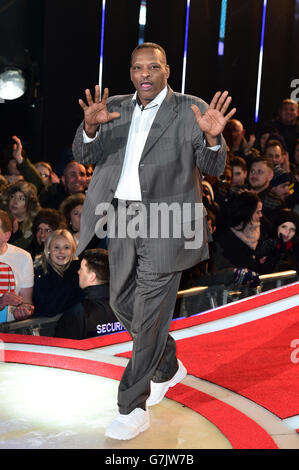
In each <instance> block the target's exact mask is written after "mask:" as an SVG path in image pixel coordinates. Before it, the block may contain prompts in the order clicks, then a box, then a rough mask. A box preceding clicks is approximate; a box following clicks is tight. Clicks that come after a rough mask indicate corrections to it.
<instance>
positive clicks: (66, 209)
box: [59, 193, 85, 245]
mask: <svg viewBox="0 0 299 470" xmlns="http://www.w3.org/2000/svg"><path fill="white" fill-rule="evenodd" d="M84 200H85V194H83V193H78V194H72V195H71V196H68V197H67V198H66V199H65V200H64V201H63V202H62V204H61V205H60V208H59V210H60V212H61V213H62V214H63V215H64V217H65V218H66V221H67V224H68V229H69V231H70V232H71V233H72V235H73V237H74V239H75V241H76V243H77V245H78V243H79V238H80V221H81V212H82V207H83V203H84Z"/></svg>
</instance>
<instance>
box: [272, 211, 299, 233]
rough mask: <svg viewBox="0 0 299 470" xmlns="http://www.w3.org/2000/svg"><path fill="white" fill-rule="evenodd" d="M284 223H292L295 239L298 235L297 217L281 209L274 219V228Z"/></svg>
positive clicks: (298, 223) (298, 222) (298, 216)
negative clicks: (294, 228) (294, 229)
mask: <svg viewBox="0 0 299 470" xmlns="http://www.w3.org/2000/svg"><path fill="white" fill-rule="evenodd" d="M285 222H293V224H294V225H295V227H296V235H295V236H296V237H298V235H299V215H298V214H297V213H296V212H294V211H291V210H290V209H283V210H282V211H280V212H279V214H278V215H277V217H276V219H275V226H276V227H279V226H280V225H282V224H284V223H285Z"/></svg>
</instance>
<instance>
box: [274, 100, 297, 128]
mask: <svg viewBox="0 0 299 470" xmlns="http://www.w3.org/2000/svg"><path fill="white" fill-rule="evenodd" d="M279 117H280V121H281V122H282V123H283V124H286V125H287V126H289V125H293V124H296V120H297V117H298V105H297V104H295V103H285V104H284V105H283V106H282V108H281V110H280V113H279Z"/></svg>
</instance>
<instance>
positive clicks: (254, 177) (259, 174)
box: [249, 162, 273, 192]
mask: <svg viewBox="0 0 299 470" xmlns="http://www.w3.org/2000/svg"><path fill="white" fill-rule="evenodd" d="M272 178H273V171H272V170H271V168H269V167H268V166H267V165H266V163H264V162H257V163H253V164H252V166H251V168H250V172H249V184H250V186H251V187H252V189H254V190H255V191H257V192H259V191H263V190H264V189H266V188H267V187H268V186H269V184H270V181H271V179H272Z"/></svg>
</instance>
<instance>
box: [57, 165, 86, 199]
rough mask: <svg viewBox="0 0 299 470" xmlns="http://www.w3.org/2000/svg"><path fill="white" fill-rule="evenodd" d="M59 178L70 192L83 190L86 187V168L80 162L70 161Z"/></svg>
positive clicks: (74, 192)
mask: <svg viewBox="0 0 299 470" xmlns="http://www.w3.org/2000/svg"><path fill="white" fill-rule="evenodd" d="M61 180H62V182H63V184H64V186H65V188H66V190H67V191H68V192H69V193H70V194H76V193H80V192H82V191H84V189H85V188H86V170H85V167H84V165H80V163H71V164H70V165H68V166H67V168H66V169H65V171H64V175H63V176H62V177H61Z"/></svg>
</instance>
